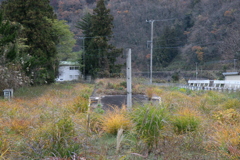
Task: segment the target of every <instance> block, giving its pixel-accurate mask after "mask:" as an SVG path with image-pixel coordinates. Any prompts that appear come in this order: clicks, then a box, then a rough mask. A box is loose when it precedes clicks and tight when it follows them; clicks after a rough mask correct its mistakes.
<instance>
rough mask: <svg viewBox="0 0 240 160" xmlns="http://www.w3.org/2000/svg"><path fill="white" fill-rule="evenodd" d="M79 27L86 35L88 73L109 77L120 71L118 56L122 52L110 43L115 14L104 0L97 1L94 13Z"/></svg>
mask: <svg viewBox="0 0 240 160" xmlns="http://www.w3.org/2000/svg"><path fill="white" fill-rule="evenodd" d="M78 27H79V28H80V29H82V30H83V33H84V36H85V62H84V63H85V71H86V74H90V75H92V76H96V75H97V74H98V75H99V76H102V77H109V76H110V74H111V73H116V72H120V66H119V65H116V64H115V62H116V58H117V57H118V56H119V55H120V53H121V52H122V50H121V49H117V48H116V47H114V46H113V45H111V44H109V41H110V39H111V38H112V28H113V16H112V15H111V14H110V9H107V8H106V6H105V4H104V0H99V1H98V2H97V6H96V8H95V9H94V10H93V14H92V15H89V14H88V15H86V16H85V17H84V18H83V19H82V21H81V22H79V24H78Z"/></svg>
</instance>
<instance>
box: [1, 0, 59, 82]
mask: <svg viewBox="0 0 240 160" xmlns="http://www.w3.org/2000/svg"><path fill="white" fill-rule="evenodd" d="M2 9H4V11H5V18H6V19H8V20H10V21H12V22H18V23H20V24H21V25H23V27H24V30H23V32H24V35H25V36H26V38H27V41H26V44H27V45H28V46H29V48H28V49H27V51H26V52H27V54H28V61H27V62H25V66H24V68H25V71H26V73H27V74H28V75H29V76H31V78H32V79H33V83H35V84H42V83H51V82H54V79H55V76H56V69H57V61H56V55H57V50H56V43H57V42H58V37H57V35H56V33H55V32H54V29H53V27H52V24H51V23H49V21H48V19H52V20H53V19H55V18H56V16H55V15H54V12H53V9H52V7H51V6H50V5H49V0H7V1H4V2H3V3H2Z"/></svg>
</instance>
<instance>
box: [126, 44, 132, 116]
mask: <svg viewBox="0 0 240 160" xmlns="http://www.w3.org/2000/svg"><path fill="white" fill-rule="evenodd" d="M131 62H132V60H131V48H128V51H127V109H128V111H131V110H132V64H131Z"/></svg>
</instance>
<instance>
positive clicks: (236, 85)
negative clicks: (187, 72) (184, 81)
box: [185, 80, 240, 90]
mask: <svg viewBox="0 0 240 160" xmlns="http://www.w3.org/2000/svg"><path fill="white" fill-rule="evenodd" d="M185 88H189V89H192V90H203V89H204V90H240V81H234V80H228V81H225V80H189V81H188V86H185Z"/></svg>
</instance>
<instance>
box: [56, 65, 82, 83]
mask: <svg viewBox="0 0 240 160" xmlns="http://www.w3.org/2000/svg"><path fill="white" fill-rule="evenodd" d="M58 72H59V73H58V74H59V75H58V78H57V79H56V81H58V82H61V81H73V80H78V79H79V77H80V76H81V72H80V70H79V63H77V62H70V61H60V63H59V68H58Z"/></svg>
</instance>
